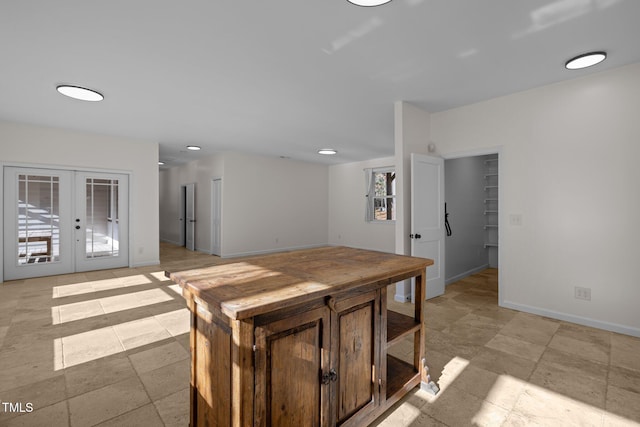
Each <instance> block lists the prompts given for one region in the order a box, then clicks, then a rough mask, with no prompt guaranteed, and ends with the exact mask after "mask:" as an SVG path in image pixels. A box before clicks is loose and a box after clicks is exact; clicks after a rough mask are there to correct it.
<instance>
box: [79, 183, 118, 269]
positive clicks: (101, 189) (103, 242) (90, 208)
mask: <svg viewBox="0 0 640 427" xmlns="http://www.w3.org/2000/svg"><path fill="white" fill-rule="evenodd" d="M86 191H87V193H86V194H87V205H86V209H87V211H86V221H87V224H86V257H87V258H99V257H111V256H118V249H119V237H118V236H119V219H118V180H117V179H96V178H87V179H86Z"/></svg>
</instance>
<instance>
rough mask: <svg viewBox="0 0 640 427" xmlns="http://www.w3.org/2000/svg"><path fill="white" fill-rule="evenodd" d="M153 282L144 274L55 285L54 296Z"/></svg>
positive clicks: (59, 296)
mask: <svg viewBox="0 0 640 427" xmlns="http://www.w3.org/2000/svg"><path fill="white" fill-rule="evenodd" d="M150 283H152V281H151V279H149V278H148V277H147V276H145V275H144V274H136V275H134V276H127V277H117V278H115V277H114V278H113V279H103V280H93V281H89V282H81V283H74V284H71V285H61V286H54V287H53V298H63V297H68V296H72V295H84V294H90V293H94V292H100V291H107V290H111V289H119V288H128V287H130V286H139V285H148V284H150Z"/></svg>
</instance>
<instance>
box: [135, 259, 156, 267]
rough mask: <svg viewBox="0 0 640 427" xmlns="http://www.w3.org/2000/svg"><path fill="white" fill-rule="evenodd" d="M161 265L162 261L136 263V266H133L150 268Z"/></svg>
mask: <svg viewBox="0 0 640 427" xmlns="http://www.w3.org/2000/svg"><path fill="white" fill-rule="evenodd" d="M158 264H160V260H159V259H158V260H155V261H145V262H136V263H134V264H132V265H131V267H132V268H136V267H149V266H151V265H158Z"/></svg>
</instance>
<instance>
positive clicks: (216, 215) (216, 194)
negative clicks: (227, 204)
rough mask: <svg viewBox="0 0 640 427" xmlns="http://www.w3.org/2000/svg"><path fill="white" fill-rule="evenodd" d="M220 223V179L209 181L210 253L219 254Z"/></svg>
mask: <svg viewBox="0 0 640 427" xmlns="http://www.w3.org/2000/svg"><path fill="white" fill-rule="evenodd" d="M221 224H222V179H220V178H216V179H214V180H213V181H212V182H211V253H212V254H214V255H218V256H220V252H221V247H220V246H221V242H220V232H221Z"/></svg>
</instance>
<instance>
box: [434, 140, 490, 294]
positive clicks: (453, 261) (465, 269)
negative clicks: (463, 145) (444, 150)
mask: <svg viewBox="0 0 640 427" xmlns="http://www.w3.org/2000/svg"><path fill="white" fill-rule="evenodd" d="M444 158H445V203H446V214H445V216H446V219H447V220H448V224H449V226H450V230H451V233H447V234H448V235H447V236H446V238H445V242H446V243H445V254H446V256H445V260H446V264H445V277H446V278H445V282H446V284H447V285H448V284H450V283H453V282H456V281H458V280H461V279H464V278H465V277H468V276H471V275H473V274H476V273H478V272H481V271H484V270H486V269H488V268H491V269H496V270H497V276H498V277H499V276H500V242H501V233H500V227H501V224H500V212H501V206H502V200H501V197H500V195H501V193H502V191H501V186H500V169H501V162H500V149H499V148H498V149H489V150H482V151H474V152H467V153H457V154H456V155H452V156H444ZM449 234H450V235H449ZM500 297H501V295H500V280H498V298H499V301H500Z"/></svg>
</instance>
